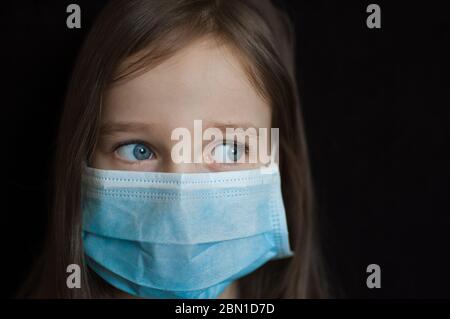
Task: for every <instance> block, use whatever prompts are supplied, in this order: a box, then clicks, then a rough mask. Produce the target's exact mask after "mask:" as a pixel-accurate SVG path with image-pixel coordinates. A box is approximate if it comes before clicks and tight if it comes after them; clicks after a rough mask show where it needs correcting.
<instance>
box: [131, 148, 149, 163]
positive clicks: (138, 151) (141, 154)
mask: <svg viewBox="0 0 450 319" xmlns="http://www.w3.org/2000/svg"><path fill="white" fill-rule="evenodd" d="M134 156H135V157H136V158H137V159H138V160H144V159H147V158H148V157H149V150H148V149H147V148H146V147H145V146H142V145H141V146H136V147H135V148H134Z"/></svg>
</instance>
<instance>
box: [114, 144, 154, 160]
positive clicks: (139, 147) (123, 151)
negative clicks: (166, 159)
mask: <svg viewBox="0 0 450 319" xmlns="http://www.w3.org/2000/svg"><path fill="white" fill-rule="evenodd" d="M116 152H117V154H118V155H119V156H120V157H122V158H123V159H125V160H127V161H145V160H150V159H153V158H154V157H155V153H154V152H153V151H152V150H151V149H150V148H149V147H147V146H146V145H144V144H140V143H132V144H126V145H122V146H119V147H118V148H117V150H116Z"/></svg>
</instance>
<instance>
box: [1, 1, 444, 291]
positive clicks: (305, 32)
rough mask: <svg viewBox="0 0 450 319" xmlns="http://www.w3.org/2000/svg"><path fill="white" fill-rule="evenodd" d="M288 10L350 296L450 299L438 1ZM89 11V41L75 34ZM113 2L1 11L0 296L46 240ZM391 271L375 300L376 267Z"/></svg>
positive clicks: (333, 267) (327, 220)
mask: <svg viewBox="0 0 450 319" xmlns="http://www.w3.org/2000/svg"><path fill="white" fill-rule="evenodd" d="M372 2H375V3H377V4H379V5H380V7H381V24H382V27H381V29H368V28H367V26H366V18H367V16H368V15H369V14H368V13H366V7H367V5H368V4H370V3H371V2H369V1H352V2H350V1H334V2H333V1H323V0H315V1H308V2H307V1H294V0H291V1H284V6H285V7H286V8H287V9H288V11H289V13H290V15H291V16H292V18H293V19H294V20H295V24H296V28H297V34H298V36H297V38H298V80H299V84H300V90H301V99H302V107H303V113H304V117H305V125H306V132H307V138H308V142H309V147H310V152H311V160H312V169H313V175H314V181H315V186H316V193H317V201H318V205H319V211H318V214H319V218H320V221H321V235H322V244H323V246H324V250H325V254H326V259H327V263H328V267H329V271H330V273H331V275H332V278H333V282H334V285H335V287H336V288H337V289H338V292H339V293H340V294H339V296H340V297H351V298H355V297H356V298H392V297H394V298H399V297H404V298H430V297H447V298H448V297H450V253H449V251H450V249H449V247H448V244H449V243H450V235H449V234H450V217H449V212H450V200H449V198H448V197H449V190H450V185H449V184H450V169H449V163H450V152H449V141H450V134H449V128H448V126H449V123H450V121H449V120H450V116H449V115H450V112H449V107H450V93H449V89H450V79H449V74H450V72H449V71H450V68H449V64H450V63H449V61H448V59H449V57H450V54H449V50H448V49H447V44H448V43H450V10H449V9H448V8H447V7H444V6H443V5H442V4H441V3H438V2H434V3H433V2H431V1H428V2H422V4H421V5H419V4H414V3H413V2H409V1H404V2H400V1H396V3H395V4H394V3H393V2H394V1H390V3H389V2H382V1H372ZM70 3H77V4H79V5H80V7H81V14H82V22H81V23H82V28H81V29H80V30H79V29H68V28H67V27H66V18H67V15H68V14H67V13H66V7H67V5H68V4H70ZM105 3H106V1H105V0H102V1H98V0H96V1H94V0H83V1H81V0H77V1H75V0H73V1H65V0H53V1H31V0H28V1H3V2H2V3H0V10H1V11H0V12H1V16H0V18H1V21H0V23H1V25H0V26H1V38H0V41H1V43H2V50H1V58H2V59H1V62H2V76H1V78H2V79H3V81H2V84H1V88H2V96H1V104H2V117H1V118H2V125H1V126H2V130H3V131H4V132H2V137H3V143H2V145H1V148H2V163H3V165H2V176H4V177H3V185H4V188H3V196H5V198H4V199H3V203H4V205H2V209H1V211H2V215H3V218H2V231H1V232H0V233H1V236H2V238H1V242H0V243H1V247H2V253H1V256H2V268H3V269H2V273H1V275H2V279H3V280H2V285H1V293H2V296H3V297H12V296H13V294H14V292H15V289H16V288H17V287H18V285H19V284H20V282H21V281H22V280H23V278H24V276H25V275H26V274H27V273H28V271H29V270H30V266H31V261H32V260H33V258H34V257H35V256H36V254H37V253H38V251H39V247H40V244H41V241H42V238H43V235H44V233H45V221H46V218H47V209H48V202H47V199H48V197H49V194H48V193H47V184H48V172H49V166H50V162H49V159H50V156H51V154H52V152H53V151H54V148H55V137H56V126H57V123H58V118H59V116H60V113H61V107H62V103H63V97H64V92H65V88H66V85H67V81H68V78H69V75H70V72H71V69H72V67H73V63H74V59H75V57H76V54H77V51H78V49H79V47H80V45H81V42H82V40H83V37H84V36H85V34H86V32H87V31H88V30H89V27H90V26H91V24H92V22H93V19H94V18H95V16H96V15H97V13H98V12H99V10H100V9H101V8H102V6H103V5H104V4H105ZM372 263H375V264H379V265H380V266H381V273H382V275H381V286H382V287H381V288H380V289H368V288H367V286H366V278H367V275H368V274H367V273H366V267H367V265H369V264H372Z"/></svg>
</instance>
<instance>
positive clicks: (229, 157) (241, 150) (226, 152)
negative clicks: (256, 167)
mask: <svg viewBox="0 0 450 319" xmlns="http://www.w3.org/2000/svg"><path fill="white" fill-rule="evenodd" d="M245 150H246V149H245V146H244V145H240V144H237V143H227V142H223V143H222V144H219V145H218V146H216V147H215V148H214V150H213V152H212V156H213V159H214V161H215V162H216V163H224V164H226V163H236V162H237V161H238V160H239V159H240V158H241V157H242V155H244V154H245Z"/></svg>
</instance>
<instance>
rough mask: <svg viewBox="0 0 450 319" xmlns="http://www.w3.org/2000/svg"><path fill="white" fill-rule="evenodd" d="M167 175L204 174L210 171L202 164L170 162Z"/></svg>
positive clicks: (166, 169)
mask: <svg viewBox="0 0 450 319" xmlns="http://www.w3.org/2000/svg"><path fill="white" fill-rule="evenodd" d="M165 171H166V172H167V173H203V172H207V171H208V170H207V169H205V168H204V166H203V165H202V164H201V163H175V162H173V161H170V163H168V164H167V165H166V167H165Z"/></svg>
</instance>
